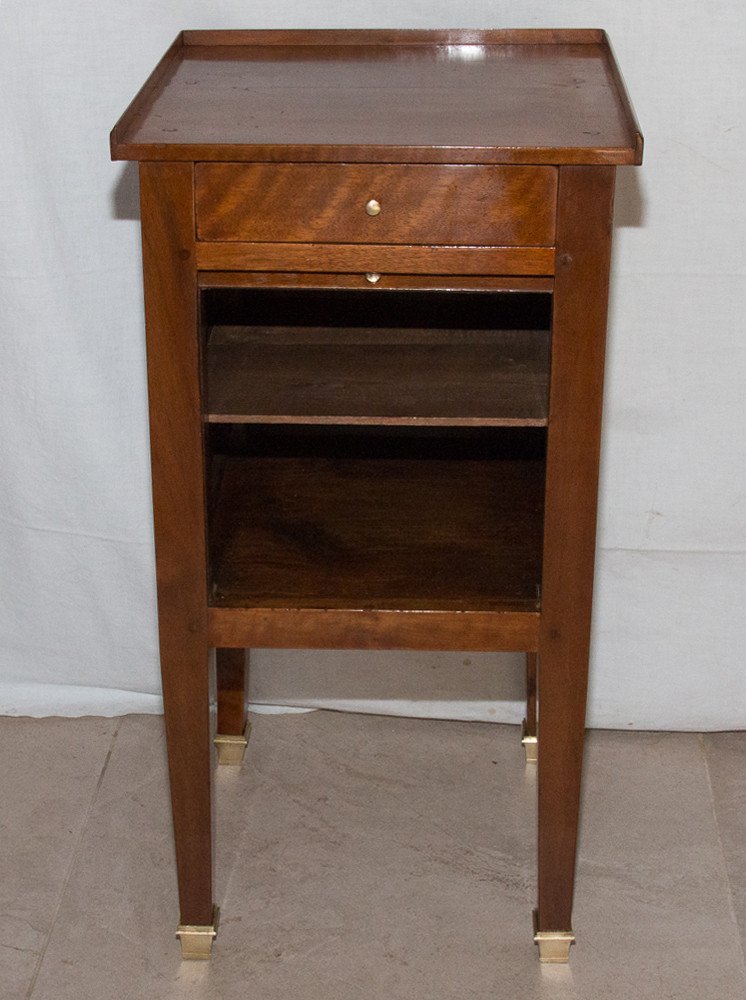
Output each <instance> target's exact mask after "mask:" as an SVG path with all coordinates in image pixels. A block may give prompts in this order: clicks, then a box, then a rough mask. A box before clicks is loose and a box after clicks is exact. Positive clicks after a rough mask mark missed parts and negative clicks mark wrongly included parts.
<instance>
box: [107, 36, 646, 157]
mask: <svg viewBox="0 0 746 1000" xmlns="http://www.w3.org/2000/svg"><path fill="white" fill-rule="evenodd" d="M111 152H112V158H113V159H116V160H194V161H196V160H234V161H236V160H254V161H257V160H261V161H295V162H300V161H325V162H400V163H407V162H410V163H554V164H565V163H582V164H625V163H627V164H629V163H640V162H641V160H642V136H641V134H640V130H639V128H638V126H637V123H636V121H635V117H634V113H633V111H632V108H631V106H630V103H629V99H628V97H627V95H626V92H625V89H624V84H623V82H622V78H621V75H620V73H619V70H618V68H617V65H616V62H615V60H614V56H613V54H612V52H611V49H610V46H609V43H608V39H607V37H606V35H605V33H604V32H603V31H599V30H595V29H588V30H533V29H532V30H504V31H482V30H473V31H472V30H453V31H443V30H438V31H412V30H408V31H394V30H385V31H384V30H334V31H327V30H323V31H233V30H231V31H184V32H182V33H181V34H180V35H179V36H178V37H177V39H176V41H175V42H174V43H173V45H172V46H171V48H170V49H169V50H168V51H167V52H166V54H165V55H164V57H163V59H162V60H161V61H160V63H159V64H158V66H157V67H156V68H155V70H154V71H153V73H152V74H151V76H150V77H149V79H148V80H147V81H146V83H145V84H144V86H143V87H142V89H141V90H140V91H139V93H138V94H137V96H136V97H135V99H134V100H133V102H132V104H131V105H130V106H129V108H128V109H127V110H126V111H125V113H124V114H123V116H122V117H121V119H120V120H119V122H118V123H117V125H116V126H115V127H114V130H113V131H112V134H111Z"/></svg>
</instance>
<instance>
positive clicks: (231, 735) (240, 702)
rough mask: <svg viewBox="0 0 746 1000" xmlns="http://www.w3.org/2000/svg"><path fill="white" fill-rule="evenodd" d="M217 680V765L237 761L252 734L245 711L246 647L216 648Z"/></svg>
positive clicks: (235, 762)
mask: <svg viewBox="0 0 746 1000" xmlns="http://www.w3.org/2000/svg"><path fill="white" fill-rule="evenodd" d="M215 656H216V664H217V683H218V732H217V736H216V737H215V746H216V748H217V751H218V763H219V764H240V763H241V762H242V760H243V758H244V754H245V752H246V747H247V745H248V742H249V735H250V733H251V723H250V722H249V721H248V717H247V712H246V695H247V689H248V682H249V670H248V658H249V651H248V650H246V649H217V650H215Z"/></svg>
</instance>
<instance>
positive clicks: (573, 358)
mask: <svg viewBox="0 0 746 1000" xmlns="http://www.w3.org/2000/svg"><path fill="white" fill-rule="evenodd" d="M613 187H614V168H613V167H582V166H569V167H561V168H560V182H559V207H558V218H557V270H556V275H555V290H554V313H553V323H552V372H551V387H550V404H549V405H550V415H549V432H548V443H547V483H546V525H545V532H544V563H543V567H544V568H543V578H542V609H541V629H540V637H539V662H540V671H539V680H538V694H539V704H540V712H539V728H538V738H539V746H540V747H541V751H540V753H539V762H538V763H539V771H538V784H539V886H538V888H539V900H538V914H537V923H536V930H537V935H536V940H537V943H538V944H539V948H540V956H541V958H542V960H545V961H567V954H568V951H569V946H570V943H571V941H572V922H571V917H572V901H573V882H574V877H575V851H576V840H577V831H578V810H579V802H580V784H581V769H582V760H583V737H584V727H585V704H586V685H587V674H588V652H589V642H590V625H591V598H592V590H593V565H594V554H595V533H596V494H597V488H598V458H599V444H600V429H601V398H602V387H603V363H604V343H605V329H606V298H607V288H608V272H609V253H610V241H611V235H610V234H611V222H612V201H613Z"/></svg>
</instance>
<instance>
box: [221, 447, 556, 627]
mask: <svg viewBox="0 0 746 1000" xmlns="http://www.w3.org/2000/svg"><path fill="white" fill-rule="evenodd" d="M367 447H368V448H369V450H370V453H371V457H368V458H363V457H358V455H357V454H354V455H353V457H346V456H344V455H334V456H332V457H329V458H326V457H321V456H319V455H312V456H310V457H306V456H299V457H296V456H292V457H284V456H283V457H271V456H270V457H266V456H261V457H255V458H245V459H232V460H229V461H228V462H227V463H226V469H225V473H224V475H223V483H222V490H221V495H220V500H219V502H218V506H217V510H216V515H215V518H214V521H213V524H212V529H211V543H212V544H211V562H212V569H213V578H212V592H211V595H210V604H211V605H212V606H213V607H265V608H321V609H355V610H360V609H369V610H376V611H378V610H385V609H388V610H394V611H395V610H400V611H401V610H412V611H469V610H471V611H474V610H476V611H535V610H538V587H539V583H540V573H541V568H540V562H541V558H540V549H541V506H542V489H543V461H542V460H541V458H533V459H531V458H514V457H510V458H504V459H501V458H486V459H474V458H461V459H453V458H445V459H441V458H433V457H426V458H423V457H419V456H417V457H414V458H411V459H407V458H379V457H377V456H376V447H377V446H376V444H375V443H373V444H368V445H367ZM359 450H360V449H359V447H358V448H357V449H356V451H358V452H359Z"/></svg>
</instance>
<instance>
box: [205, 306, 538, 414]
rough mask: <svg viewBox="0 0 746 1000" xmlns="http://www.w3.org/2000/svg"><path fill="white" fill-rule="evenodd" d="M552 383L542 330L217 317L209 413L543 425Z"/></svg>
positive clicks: (209, 364) (209, 371)
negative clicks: (282, 323) (266, 322)
mask: <svg viewBox="0 0 746 1000" xmlns="http://www.w3.org/2000/svg"><path fill="white" fill-rule="evenodd" d="M379 301H380V299H379ZM548 383H549V332H548V331H543V330H497V331H489V330H473V331H469V330H437V329H435V330H434V329H424V330H407V329H404V330H385V329H380V328H374V329H359V328H355V329H334V330H333V331H330V330H329V329H328V328H321V329H319V328H308V327H298V328H291V329H283V328H277V327H240V326H239V327H236V326H215V327H214V328H213V329H212V332H211V334H210V338H209V343H208V346H207V369H206V385H207V413H206V419H207V420H208V421H210V422H212V423H231V424H235V423H260V424H271V423H301V424H304V423H308V424H311V423H312V424H323V423H327V424H376V425H381V424H384V425H398V424H401V425H410V426H411V425H418V426H438V425H444V426H460V425H467V426H468V425H480V426H494V427H540V426H544V425H545V424H546V422H547V405H548V395H549V393H548Z"/></svg>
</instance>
